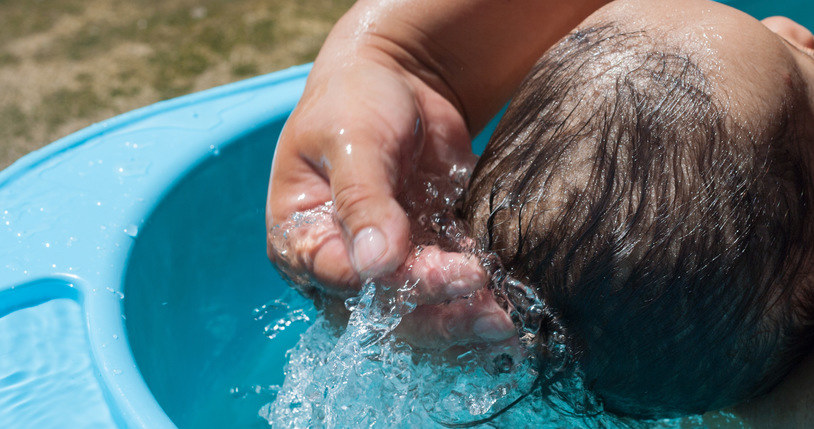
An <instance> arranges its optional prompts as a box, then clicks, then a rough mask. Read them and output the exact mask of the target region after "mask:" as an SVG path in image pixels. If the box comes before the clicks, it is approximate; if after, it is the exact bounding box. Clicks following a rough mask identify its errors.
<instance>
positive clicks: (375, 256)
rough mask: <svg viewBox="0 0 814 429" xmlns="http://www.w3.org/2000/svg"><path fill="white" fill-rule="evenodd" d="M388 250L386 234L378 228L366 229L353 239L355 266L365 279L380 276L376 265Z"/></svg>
mask: <svg viewBox="0 0 814 429" xmlns="http://www.w3.org/2000/svg"><path fill="white" fill-rule="evenodd" d="M385 250H387V243H386V242H385V238H384V234H382V233H381V231H379V230H378V229H376V228H373V227H368V228H365V229H363V230H361V231H359V232H358V233H356V236H355V237H353V266H354V268H356V272H357V273H359V274H360V275H363V277H370V276H375V275H376V274H378V273H377V272H376V271H377V268H379V267H376V263H377V262H379V260H380V259H381V258H382V256H384V252H385Z"/></svg>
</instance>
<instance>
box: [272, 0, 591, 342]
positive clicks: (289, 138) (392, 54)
mask: <svg viewBox="0 0 814 429" xmlns="http://www.w3.org/2000/svg"><path fill="white" fill-rule="evenodd" d="M601 3H602V1H601V0H584V1H577V2H569V3H567V4H566V3H563V2H560V1H556V0H543V1H540V0H523V1H518V2H494V1H490V0H447V1H445V2H441V3H438V2H435V1H434V0H407V1H385V2H381V1H373V0H367V1H366V0H361V1H359V2H357V4H356V5H355V6H354V7H353V8H352V9H351V11H350V12H349V13H348V14H346V15H345V17H343V19H342V20H340V22H339V23H338V24H337V26H336V27H335V28H334V30H333V31H332V32H331V34H330V35H329V37H328V39H327V40H326V43H325V45H324V46H323V48H322V50H321V51H320V54H319V56H318V57H317V60H316V61H315V64H314V68H313V70H312V72H311V75H310V76H309V78H308V82H307V84H306V89H305V93H304V95H303V97H302V99H301V101H300V103H299V104H298V106H297V108H296V109H295V110H294V112H293V113H292V115H291V118H290V119H289V121H288V122H287V124H286V126H285V128H284V130H283V132H282V134H281V136H280V140H279V143H278V145H277V150H276V153H275V157H274V164H273V167H272V175H271V183H270V187H269V198H268V206H267V227H268V231H267V237H268V253H269V257H270V258H271V259H272V260H273V261H275V262H276V263H277V264H278V266H282V268H283V270H284V271H285V272H286V273H287V274H288V275H289V276H291V277H292V278H299V279H301V280H302V279H305V281H300V282H299V283H300V284H305V283H308V284H317V285H319V286H317V287H320V288H321V289H322V292H323V293H326V294H332V295H336V296H340V297H341V296H348V295H350V294H352V293H353V292H355V291H357V290H359V286H360V283H361V281H362V280H363V279H367V278H377V277H386V276H390V275H392V274H393V273H394V272H395V271H396V270H397V269H398V268H399V267H400V266H402V265H403V264H404V263H405V261H406V260H407V257H408V254H409V253H410V252H411V250H412V249H414V246H413V245H412V244H411V242H410V236H411V231H410V222H409V220H408V217H407V214H406V213H405V210H404V209H403V208H402V206H401V205H400V204H399V202H398V197H399V196H400V195H401V194H403V193H404V192H406V191H408V190H410V189H411V187H414V186H417V185H418V184H421V182H420V181H418V180H417V179H416V178H419V177H425V176H427V175H430V176H435V177H449V174H450V172H451V171H453V170H457V171H460V170H462V169H469V168H471V166H472V165H473V164H474V162H475V159H476V158H475V156H474V155H473V154H472V153H471V149H470V140H471V139H470V135H471V134H470V130H477V129H478V128H479V127H480V126H482V125H483V124H484V123H485V122H486V121H487V120H488V118H489V117H491V115H493V114H494V113H495V112H496V111H497V110H498V108H499V107H500V106H501V105H502V104H503V103H504V102H505V101H506V99H507V97H508V96H509V95H510V93H511V92H512V91H513V90H514V88H515V87H516V85H517V84H518V83H519V81H520V80H521V79H522V77H523V76H524V75H525V73H526V72H527V70H528V69H529V67H530V66H531V65H532V64H533V62H534V61H535V60H536V59H537V57H539V55H540V54H541V53H542V52H543V51H544V50H545V49H546V48H547V47H548V46H550V45H551V44H552V43H553V42H554V41H555V40H556V39H558V38H559V37H561V36H562V35H563V34H565V32H566V31H567V30H569V29H570V28H571V27H572V26H573V25H575V24H576V23H577V22H578V21H579V20H580V19H582V18H584V17H585V16H586V15H587V14H588V13H589V12H591V11H592V10H593V9H595V8H596V7H598V6H599V5H600V4H601ZM547 15H553V18H551V20H552V21H553V22H552V25H550V26H548V27H546V28H543V29H540V18H541V17H543V16H547ZM530 33H531V34H535V36H534V37H532V38H530V39H529V37H528V36H529V34H530ZM331 201H332V202H333V210H335V215H331V216H322V217H320V219H322V220H321V221H319V222H314V223H310V224H307V225H300V227H298V228H296V229H295V230H296V233H295V234H293V236H288V237H287V238H286V239H285V240H275V239H274V231H275V226H279V225H281V224H283V223H285V222H292V221H295V220H294V219H292V215H293V214H295V213H297V212H302V211H304V210H310V209H314V208H317V207H321V206H324V205H325V204H326V203H328V202H331ZM277 231H279V229H278V230H277ZM411 264H412V269H411V270H410V271H409V275H410V276H412V279H413V280H415V281H417V282H418V283H417V290H418V293H419V298H420V303H421V304H422V307H419V308H418V309H417V310H416V312H415V313H414V314H415V316H412V317H410V318H407V319H405V321H404V324H405V325H406V326H402V332H405V333H406V335H407V336H408V337H409V336H412V337H413V340H414V342H418V343H422V344H427V343H432V342H434V341H436V340H438V341H441V342H458V341H461V340H481V341H499V340H503V339H506V338H509V337H511V336H512V335H513V333H514V328H513V326H512V324H511V322H510V320H509V318H508V316H507V315H506V314H505V313H504V312H503V311H502V310H501V309H500V308H499V306H498V305H497V304H496V303H495V301H494V299H492V298H491V297H490V296H485V295H484V294H482V293H478V294H476V296H475V297H473V298H472V299H470V300H466V301H458V302H455V303H453V304H451V305H446V306H442V307H437V306H435V305H436V304H440V303H443V302H446V301H449V300H451V299H454V298H457V297H460V296H462V295H467V294H470V293H472V292H474V291H476V290H478V289H481V288H482V287H483V286H484V285H485V283H486V275H485V273H484V272H483V269H482V268H481V267H480V265H479V263H478V261H477V260H476V259H474V258H472V257H471V256H467V255H464V254H461V253H455V252H445V251H443V250H441V249H440V248H438V247H430V248H427V249H425V250H424V251H423V252H422V253H421V254H420V255H419V257H418V258H416V259H415V260H411Z"/></svg>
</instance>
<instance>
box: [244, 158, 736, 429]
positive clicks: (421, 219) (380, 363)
mask: <svg viewBox="0 0 814 429" xmlns="http://www.w3.org/2000/svg"><path fill="white" fill-rule="evenodd" d="M452 173H453V174H452V175H451V177H452V179H453V180H451V181H450V180H440V181H439V180H437V179H438V178H426V179H425V181H424V182H423V183H422V186H413V187H411V189H413V190H414V191H413V192H412V193H411V194H409V195H407V196H406V197H405V199H404V201H402V202H403V204H404V207H405V208H406V209H407V211H408V213H409V214H410V220H411V226H412V238H413V242H415V243H421V244H422V245H440V246H442V247H443V248H446V249H451V250H453V251H459V252H460V251H468V252H474V250H475V249H474V243H473V242H472V240H471V239H469V238H468V237H467V236H466V234H465V230H466V229H465V227H464V226H463V225H461V224H460V221H458V220H457V219H455V217H454V216H452V215H451V206H452V204H453V203H454V202H455V201H456V200H457V199H458V198H459V197H460V195H461V194H462V192H463V183H464V182H465V180H466V177H467V172H466V171H465V170H455V171H453V172H452ZM334 221H335V220H334V211H333V206H332V205H331V203H330V202H329V203H327V204H325V205H324V206H320V207H317V208H314V209H312V210H309V211H305V212H300V213H295V214H294V215H292V217H291V218H290V219H289V221H288V222H287V223H286V224H285V225H284V226H277V227H275V228H274V229H273V230H272V244H273V247H274V248H276V249H277V251H278V254H277V255H276V256H277V257H276V260H275V262H276V263H277V266H278V268H279V270H280V271H281V272H282V273H283V275H285V276H286V277H288V280H289V281H290V283H292V285H293V286H294V287H295V288H296V289H297V290H299V291H300V292H301V293H303V294H305V295H306V296H312V295H313V294H315V293H316V292H315V291H316V290H317V288H316V287H315V282H314V280H313V279H312V278H310V277H309V276H308V275H307V274H303V271H304V270H302V269H301V265H298V263H301V261H293V260H292V259H293V255H292V253H294V252H292V251H291V249H292V248H293V247H292V246H291V243H297V242H302V241H303V240H321V239H324V237H325V235H326V234H330V233H331V231H332V230H334V229H335V228H332V227H333V222H334ZM421 250H422V246H418V247H417V248H416V249H415V254H414V256H416V255H418V254H420V252H421ZM480 256H483V255H480ZM487 259H488V258H487ZM493 268H494V267H493ZM408 270H409V264H408ZM491 272H492V275H493V279H492V281H493V282H495V283H497V282H500V283H501V285H500V287H499V288H502V289H504V291H505V292H506V294H508V295H511V294H514V296H515V299H514V302H515V303H517V302H519V303H521V304H522V305H519V306H518V308H507V310H509V311H511V312H512V317H513V319H514V320H515V323H516V324H517V325H518V326H519V327H520V334H521V338H520V340H521V341H520V344H518V343H517V342H515V343H514V344H513V345H501V346H496V345H491V346H470V347H467V348H451V349H449V350H447V351H446V352H444V353H440V354H439V353H438V352H435V353H428V352H425V351H423V350H418V349H414V348H413V347H411V346H410V345H409V344H407V343H406V342H404V341H403V340H400V339H399V338H398V336H396V335H395V334H394V331H395V330H396V328H397V327H398V326H399V324H400V323H401V320H402V319H403V318H404V316H406V315H407V314H409V313H410V312H411V311H413V310H414V309H415V308H416V296H415V287H416V284H415V283H414V282H411V281H403V280H393V279H390V280H383V279H377V280H376V281H375V282H374V281H367V282H366V283H365V284H364V286H363V288H362V291H361V292H360V294H359V295H358V296H356V297H353V298H350V299H348V300H346V301H345V307H346V309H347V310H348V311H349V312H350V316H349V319H348V322H347V327H345V328H344V330H343V329H341V328H339V327H337V324H336V323H335V322H333V321H332V320H331V319H330V318H329V317H327V316H326V315H325V314H323V313H320V314H319V315H317V316H316V317H315V320H314V323H313V324H312V325H311V326H310V327H309V329H308V330H307V331H306V332H305V333H304V334H303V335H302V337H301V339H300V341H299V343H298V344H297V346H296V347H295V348H294V349H292V350H291V351H289V361H288V364H287V365H286V367H285V369H284V372H285V381H284V383H283V385H282V386H271V387H269V388H264V389H265V390H270V391H271V393H272V395H271V397H273V398H274V400H273V402H270V403H268V404H266V405H265V406H263V407H262V409H260V410H259V412H258V414H259V416H260V417H261V418H262V419H264V420H265V421H267V422H268V423H269V425H271V426H273V427H295V428H310V427H443V425H445V424H453V425H454V424H456V423H467V422H474V421H478V420H481V419H484V418H486V417H489V416H492V415H493V414H495V413H496V412H498V411H500V410H502V409H503V408H505V407H506V406H508V405H510V404H512V403H513V402H514V401H515V400H516V399H518V398H521V397H522V396H523V395H524V394H526V393H528V392H533V394H532V395H531V396H529V397H528V398H526V399H525V400H523V401H520V402H519V403H517V404H516V406H514V407H512V409H511V410H510V411H509V412H506V413H504V414H500V415H498V416H497V417H496V418H495V419H494V420H492V421H490V422H487V423H486V424H487V425H490V426H495V427H511V426H516V427H532V426H533V427H550V428H561V427H619V426H627V427H643V426H647V427H659V428H668V427H685V428H686V427H690V428H695V427H704V426H705V424H704V421H703V419H702V418H701V417H692V418H685V419H680V420H660V421H650V422H636V421H632V420H621V419H619V418H617V417H614V416H611V415H609V414H606V413H602V412H601V405H600V406H599V408H598V409H597V404H596V403H595V401H594V399H593V397H592V395H590V394H589V393H588V392H587V390H586V389H585V388H584V387H583V385H582V382H581V379H580V378H579V376H578V374H568V373H560V374H556V375H557V377H556V378H554V377H552V374H553V373H552V372H551V368H552V367H556V365H542V367H543V368H547V369H546V370H544V371H543V373H542V374H541V373H540V372H539V368H540V367H541V365H539V363H540V361H539V360H538V359H533V358H530V357H533V356H530V353H529V351H530V348H526V347H529V346H533V345H534V341H538V344H539V341H544V343H543V344H544V345H545V346H546V347H547V349H548V350H549V351H552V352H557V353H559V354H562V353H564V350H563V348H562V344H563V339H562V336H563V335H564V334H563V333H562V332H561V330H559V329H558V328H557V326H553V328H552V326H548V327H547V328H546V329H548V330H549V331H550V332H549V335H546V336H544V338H542V339H540V338H538V337H540V336H539V335H538V334H539V326H544V325H545V324H546V323H547V324H548V325H551V314H550V312H549V311H548V309H547V307H546V306H545V303H544V302H541V301H540V300H536V297H534V296H532V295H533V294H530V293H529V289H528V288H524V287H523V285H521V284H517V283H516V282H513V281H512V280H511V279H510V278H507V277H506V276H505V273H503V272H502V271H501V269H500V268H499V267H498V268H496V269H493V270H491ZM399 278H402V277H399ZM493 286H494V285H493ZM499 288H497V287H496V289H499ZM464 299H465V298H464ZM509 307H511V306H509ZM274 309H277V310H284V311H285V312H286V315H285V316H284V317H281V318H279V319H277V320H276V321H275V322H273V323H271V324H269V325H267V326H266V328H265V334H266V336H267V337H269V338H270V339H273V338H275V337H276V335H277V334H278V333H279V332H281V331H283V330H285V329H286V328H287V327H288V326H289V325H290V324H292V323H297V322H310V321H311V317H312V316H309V313H308V311H307V310H306V309H304V308H291V307H290V306H289V305H288V304H287V303H285V302H282V301H278V302H272V303H269V304H266V305H264V306H263V307H260V308H259V309H257V310H255V318H256V319H258V320H261V319H263V318H264V317H267V315H268V314H269V311H271V310H274ZM541 321H542V322H541ZM531 325H534V326H537V327H538V330H537V331H535V330H534V329H531V330H528V331H524V328H529V326H531ZM534 326H531V328H533V327H534ZM524 336H525V337H526V340H524ZM523 345H525V346H526V347H523ZM557 353H554V355H555V357H557V356H556V355H557ZM532 354H533V353H532ZM550 357H551V356H549V363H551V362H554V363H555V364H558V361H560V360H562V359H563V357H562V356H560V357H557V358H556V359H554V360H553V361H552V360H551V359H550ZM555 369H556V368H555ZM540 378H544V379H546V378H547V379H549V380H548V381H546V383H545V384H546V385H545V387H546V388H545V389H538V388H537V387H538V386H539V384H538V383H539V381H540ZM274 394H276V396H275V395H274ZM586 409H588V410H596V412H594V413H592V414H589V415H586V414H585V411H584V410H586ZM720 415H721V416H724V418H725V415H724V414H720Z"/></svg>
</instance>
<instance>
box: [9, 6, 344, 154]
mask: <svg viewBox="0 0 814 429" xmlns="http://www.w3.org/2000/svg"><path fill="white" fill-rule="evenodd" d="M352 3H353V0H336V1H333V0H231V1H227V0H129V1H125V0H76V1H75V0H2V1H0V94H2V96H0V169H1V168H4V167H5V166H7V165H9V164H11V163H12V162H13V161H14V160H16V159H17V158H19V157H20V156H22V155H24V154H25V153H27V152H29V151H31V150H34V149H37V148H39V147H41V146H42V145H44V144H47V143H49V142H51V141H53V140H56V139H57V138H59V137H62V136H64V135H67V134H69V133H71V132H73V131H76V130H78V129H80V128H83V127H85V126H87V125H90V124H92V123H93V122H97V121H99V120H102V119H105V118H108V117H111V116H114V115H116V114H119V113H123V112H126V111H129V110H132V109H135V108H137V107H140V106H144V105H147V104H151V103H154V102H156V101H159V100H163V99H167V98H172V97H176V96H179V95H183V94H186V93H189V92H193V91H199V90H202V89H206V88H209V87H212V86H218V85H222V84H226V83H229V82H232V81H235V80H239V79H243V78H246V77H250V76H254V75H258V74H262V73H269V72H272V71H275V70H279V69H283V68H286V67H290V66H292V65H296V64H301V63H304V62H308V61H312V60H313V58H314V57H315V56H316V53H317V52H318V50H319V47H320V46H321V44H322V42H323V40H324V39H325V37H326V35H327V34H328V31H329V30H330V28H331V27H332V25H333V23H334V22H335V21H336V20H337V19H338V18H339V17H340V16H341V15H342V14H343V13H344V12H345V11H346V10H347V9H348V8H349V7H350V6H351V4H352Z"/></svg>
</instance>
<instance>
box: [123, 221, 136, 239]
mask: <svg viewBox="0 0 814 429" xmlns="http://www.w3.org/2000/svg"><path fill="white" fill-rule="evenodd" d="M124 233H125V234H127V235H129V236H130V237H135V236H137V235H138V226H137V225H133V224H130V225H127V226H126V227H125V228H124Z"/></svg>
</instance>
